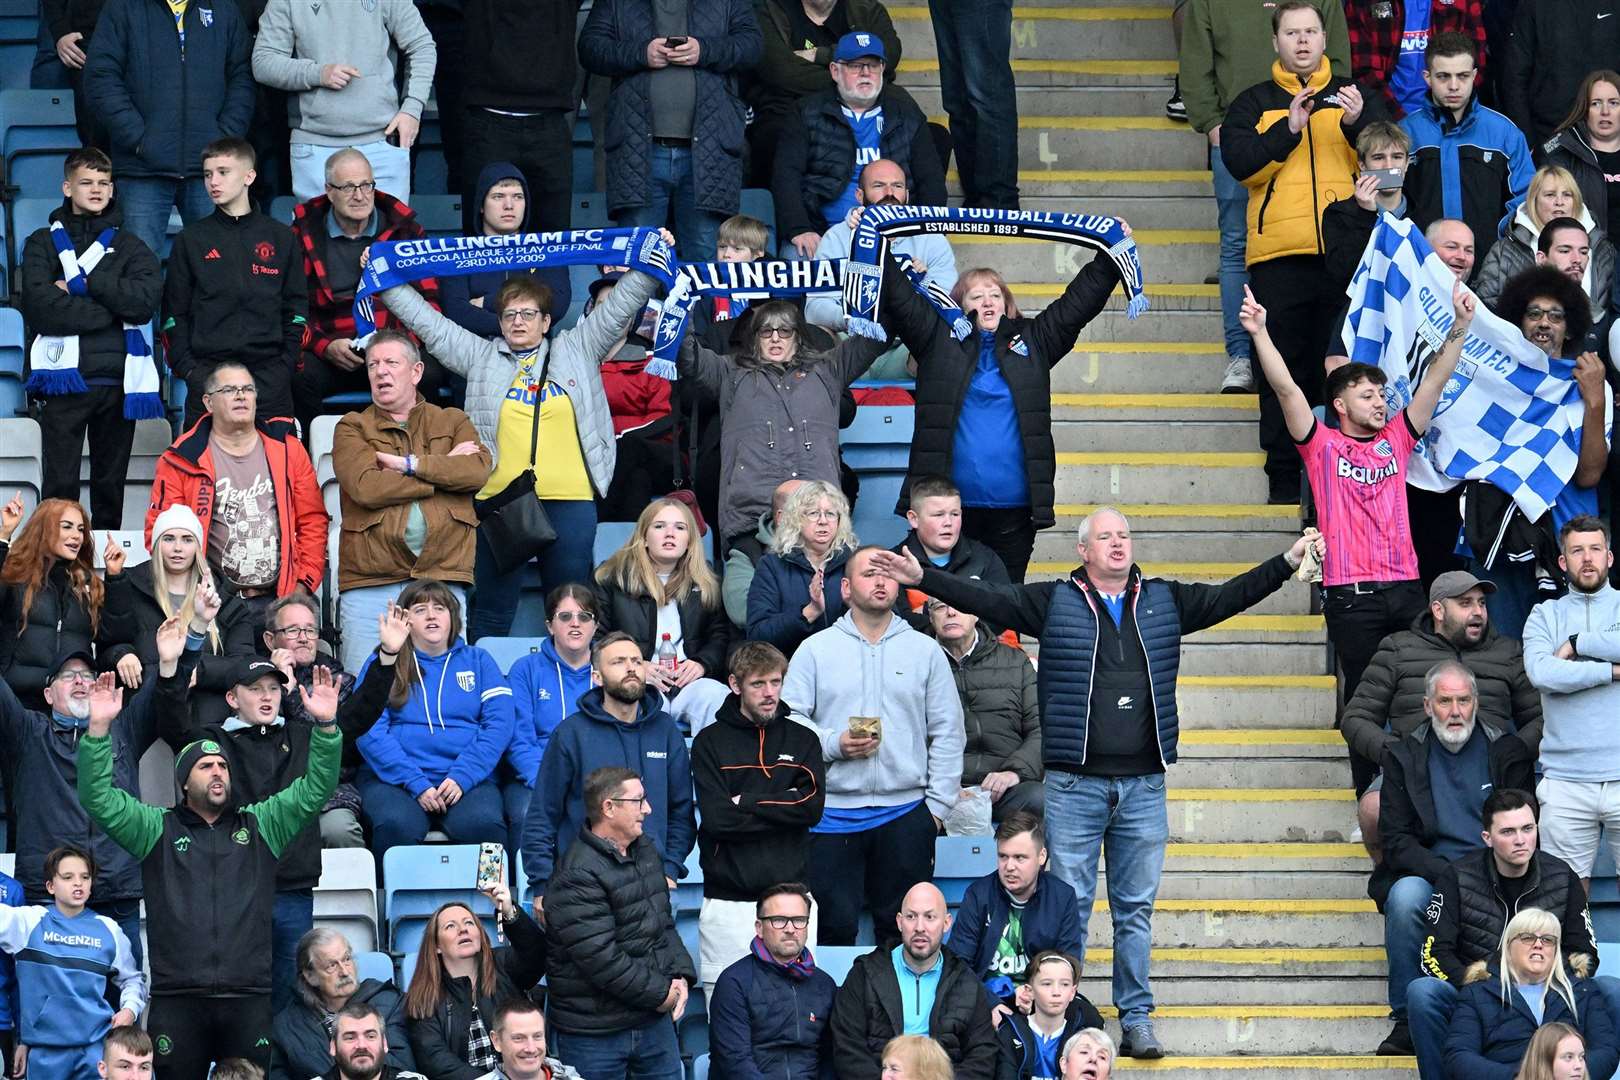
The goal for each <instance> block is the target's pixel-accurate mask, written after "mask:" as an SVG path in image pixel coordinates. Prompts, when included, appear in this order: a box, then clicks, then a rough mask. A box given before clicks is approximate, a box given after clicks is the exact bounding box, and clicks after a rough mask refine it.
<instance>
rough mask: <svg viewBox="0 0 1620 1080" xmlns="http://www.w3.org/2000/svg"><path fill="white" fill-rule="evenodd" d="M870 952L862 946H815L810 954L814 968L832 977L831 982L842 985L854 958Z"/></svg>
mask: <svg viewBox="0 0 1620 1080" xmlns="http://www.w3.org/2000/svg"><path fill="white" fill-rule="evenodd" d="M871 951H872V950H871V949H869V948H867V947H866V946H864V945H815V946H812V947H811V950H810V954H811V955H812V956H814V957H815V958H816V967H817V968H818V969H820V970H822V971H825V972H826V973H827V974H828V975H830V976H832V981H833V982H835V983H837V984H838V985H840V986H842V985H844V980H845V979H847V978H849V969H850V968H851V967H853V966H854V964H855V958H856V957H857V956H861V955H863V954H864V953H869V952H871Z"/></svg>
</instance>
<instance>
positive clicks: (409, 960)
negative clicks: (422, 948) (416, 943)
mask: <svg viewBox="0 0 1620 1080" xmlns="http://www.w3.org/2000/svg"><path fill="white" fill-rule="evenodd" d="M415 973H416V950H415V949H412V950H411V951H410V952H408V953H406V954H405V955H404V956H402V957H400V958H399V989H400V991H401V992H404V991H406V990H409V989H410V986H411V976H412V975H413V974H415Z"/></svg>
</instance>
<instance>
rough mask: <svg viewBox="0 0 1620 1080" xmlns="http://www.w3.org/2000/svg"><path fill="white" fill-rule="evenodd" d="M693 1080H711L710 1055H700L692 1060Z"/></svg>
mask: <svg viewBox="0 0 1620 1080" xmlns="http://www.w3.org/2000/svg"><path fill="white" fill-rule="evenodd" d="M692 1080H709V1055H708V1054H707V1053H703V1054H699V1055H698V1056H697V1057H695V1058H693V1059H692Z"/></svg>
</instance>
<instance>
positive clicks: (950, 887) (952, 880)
mask: <svg viewBox="0 0 1620 1080" xmlns="http://www.w3.org/2000/svg"><path fill="white" fill-rule="evenodd" d="M995 869H996V842H995V840H994V839H993V838H992V837H988V836H941V837H940V838H939V839H937V840H935V841H934V884H935V885H938V886H939V891H940V892H942V893H944V894H945V902H946V903H947V904H949V905H950V906H951V907H953V908H954V907H956V905H958V904H960V903H961V902H962V897H963V896H964V895H965V894H966V893H967V887H968V886H969V885H970V884H972V883H973V882H974V881H975V880H977V879H978V878H982V877H984V875H986V874H989V873H993V872H994V871H995Z"/></svg>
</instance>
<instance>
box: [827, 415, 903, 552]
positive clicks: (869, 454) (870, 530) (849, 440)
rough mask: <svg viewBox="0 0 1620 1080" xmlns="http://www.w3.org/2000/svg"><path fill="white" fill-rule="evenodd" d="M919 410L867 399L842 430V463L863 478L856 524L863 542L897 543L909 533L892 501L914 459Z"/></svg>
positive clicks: (855, 516)
mask: <svg viewBox="0 0 1620 1080" xmlns="http://www.w3.org/2000/svg"><path fill="white" fill-rule="evenodd" d="M916 415H917V409H916V406H913V405H863V406H861V407H860V408H858V409H856V410H855V422H854V423H852V424H851V425H850V426H849V427H847V428H845V429H844V430H843V431H842V432H840V433H839V436H838V442H839V446H840V448H841V449H842V451H843V455H844V463H845V464H846V465H848V466H849V467H850V468H851V469H854V470H855V472H856V473H858V474H859V475H860V478H861V494H860V498H859V499H858V500H857V501H856V504H855V515H854V521H853V525H854V526H855V535H856V536H858V537H860V539H861V543H863V544H880V545H882V546H883V547H893V546H894V545H895V544H898V543H899V542H900V541H901V540H903V539H904V538H905V535H906V523H905V520H904V519H903V518H900V517H898V516H896V515H895V512H894V504H895V501H896V500H897V499H898V498H899V497H900V485H901V484H902V483H903V482H904V480H905V476H906V469H907V467H908V465H909V464H910V461H911V440H912V437H913V434H914V432H915V427H916Z"/></svg>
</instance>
